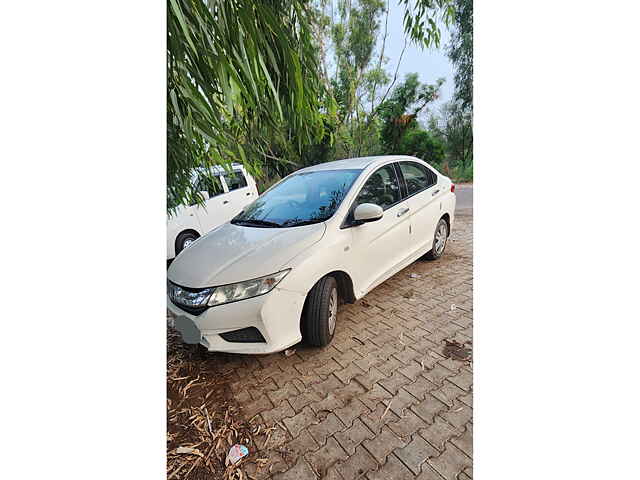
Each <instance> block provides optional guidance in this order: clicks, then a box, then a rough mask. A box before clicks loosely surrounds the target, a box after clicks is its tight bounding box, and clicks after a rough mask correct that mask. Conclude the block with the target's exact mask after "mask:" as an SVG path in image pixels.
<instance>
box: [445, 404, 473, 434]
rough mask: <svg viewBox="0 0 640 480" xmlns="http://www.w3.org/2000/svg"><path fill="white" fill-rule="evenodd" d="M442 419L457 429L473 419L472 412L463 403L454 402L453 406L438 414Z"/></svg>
mask: <svg viewBox="0 0 640 480" xmlns="http://www.w3.org/2000/svg"><path fill="white" fill-rule="evenodd" d="M440 415H441V416H442V418H444V419H445V420H446V421H447V422H449V423H450V424H451V425H453V426H454V427H457V428H460V429H461V428H463V427H464V426H465V425H466V424H467V423H468V422H470V421H471V420H472V418H473V410H471V408H469V407H468V406H467V405H465V404H464V403H462V402H460V401H458V400H456V401H455V402H453V406H452V407H449V408H448V409H447V410H446V411H444V412H442V413H440Z"/></svg>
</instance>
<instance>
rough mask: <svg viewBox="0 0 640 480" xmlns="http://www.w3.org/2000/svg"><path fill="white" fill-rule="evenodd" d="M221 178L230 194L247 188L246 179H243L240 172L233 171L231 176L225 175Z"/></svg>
mask: <svg viewBox="0 0 640 480" xmlns="http://www.w3.org/2000/svg"><path fill="white" fill-rule="evenodd" d="M223 176H224V181H225V182H226V183H227V187H229V191H230V192H232V191H233V190H237V189H239V188H244V187H246V186H247V179H246V178H245V177H244V174H243V173H242V172H239V171H234V172H233V173H231V174H229V173H225V174H224V175H223Z"/></svg>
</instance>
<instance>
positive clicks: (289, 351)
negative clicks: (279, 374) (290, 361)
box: [284, 348, 296, 357]
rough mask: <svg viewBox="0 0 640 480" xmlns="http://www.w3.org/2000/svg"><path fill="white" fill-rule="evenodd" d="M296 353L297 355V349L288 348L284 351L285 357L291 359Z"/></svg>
mask: <svg viewBox="0 0 640 480" xmlns="http://www.w3.org/2000/svg"><path fill="white" fill-rule="evenodd" d="M294 353H296V349H295V348H287V349H286V350H285V351H284V356H285V357H290V356H291V355H293V354H294Z"/></svg>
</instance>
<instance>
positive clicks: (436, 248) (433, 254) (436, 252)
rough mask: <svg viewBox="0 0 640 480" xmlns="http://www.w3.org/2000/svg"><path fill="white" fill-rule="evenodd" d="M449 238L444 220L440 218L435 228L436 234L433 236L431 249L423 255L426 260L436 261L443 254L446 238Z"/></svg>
mask: <svg viewBox="0 0 640 480" xmlns="http://www.w3.org/2000/svg"><path fill="white" fill-rule="evenodd" d="M448 237H449V227H447V222H446V220H445V219H444V218H441V219H440V221H439V222H438V225H437V226H436V233H435V235H434V236H433V248H432V249H431V250H429V252H428V253H427V254H426V255H425V257H426V258H427V260H437V259H439V258H440V257H441V256H442V254H443V253H444V247H446V246H447V238H448Z"/></svg>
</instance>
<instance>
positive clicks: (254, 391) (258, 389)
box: [246, 377, 278, 400]
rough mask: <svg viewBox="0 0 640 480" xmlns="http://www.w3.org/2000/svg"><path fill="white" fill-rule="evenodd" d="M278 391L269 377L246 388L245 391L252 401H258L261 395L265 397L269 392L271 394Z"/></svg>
mask: <svg viewBox="0 0 640 480" xmlns="http://www.w3.org/2000/svg"><path fill="white" fill-rule="evenodd" d="M277 389H278V385H276V382H274V381H273V379H272V378H271V377H269V378H267V379H265V380H264V382H262V383H259V384H257V385H250V386H247V389H246V390H247V391H248V392H249V395H251V398H252V399H253V400H258V399H259V398H260V397H261V396H262V395H266V394H267V393H269V392H273V391H275V390H277Z"/></svg>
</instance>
